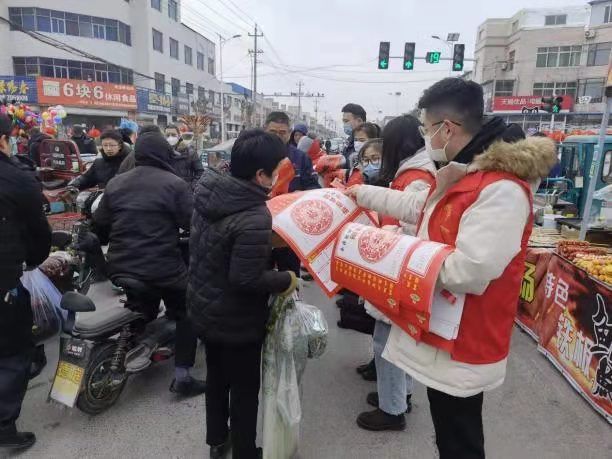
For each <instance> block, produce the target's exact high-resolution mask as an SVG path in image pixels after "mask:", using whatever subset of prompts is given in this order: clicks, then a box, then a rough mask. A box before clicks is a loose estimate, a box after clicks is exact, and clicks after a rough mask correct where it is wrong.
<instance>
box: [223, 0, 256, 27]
mask: <svg viewBox="0 0 612 459" xmlns="http://www.w3.org/2000/svg"><path fill="white" fill-rule="evenodd" d="M227 1H228V2H230V3H231V4H232V5H233V6H234V7H235V8H236V9H237V10H238V11H240V12H241V13H242V14H244V15H245V16H246V17H247V18H248V19H249V20H250V21H252V22H257V21H255V19H253V16H251V15H249V14H248V13H247V12H246V11H244V10H243V9H242V8H240V7H239V6H238V5H236V4H235V3H234V2H233V1H232V0H227Z"/></svg>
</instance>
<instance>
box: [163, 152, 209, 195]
mask: <svg viewBox="0 0 612 459" xmlns="http://www.w3.org/2000/svg"><path fill="white" fill-rule="evenodd" d="M171 164H172V167H173V168H174V170H175V171H176V175H178V176H179V177H181V178H182V179H183V180H185V181H186V182H187V183H189V186H191V188H192V189H193V188H195V186H196V183H198V180H199V179H200V177H201V176H202V172H204V166H203V165H202V160H201V159H200V156H199V155H198V154H197V153H196V151H195V149H193V148H191V147H190V146H187V145H186V144H185V143H183V142H182V141H181V142H179V143H178V144H177V146H176V148H175V150H174V156H173V157H172V163H171Z"/></svg>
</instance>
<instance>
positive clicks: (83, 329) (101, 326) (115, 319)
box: [74, 306, 142, 339]
mask: <svg viewBox="0 0 612 459" xmlns="http://www.w3.org/2000/svg"><path fill="white" fill-rule="evenodd" d="M141 317H142V314H139V313H137V312H134V311H130V310H129V309H127V308H124V307H122V306H116V307H113V308H110V309H101V310H97V311H95V312H88V313H80V314H79V315H78V316H77V320H76V324H75V325H74V333H75V334H78V335H79V337H80V338H84V339H88V338H96V337H99V336H104V335H109V334H110V335H112V334H114V333H117V332H118V331H119V329H120V328H121V327H123V326H124V325H127V324H129V323H130V322H133V321H135V320H136V319H139V318H141Z"/></svg>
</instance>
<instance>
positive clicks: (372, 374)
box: [361, 365, 378, 381]
mask: <svg viewBox="0 0 612 459" xmlns="http://www.w3.org/2000/svg"><path fill="white" fill-rule="evenodd" d="M361 377H362V378H363V379H365V380H366V381H376V380H377V379H378V378H377V376H376V365H373V366H372V367H371V368H368V369H367V370H366V371H364V372H363V373H361Z"/></svg>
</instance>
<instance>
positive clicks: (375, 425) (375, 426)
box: [357, 408, 406, 431]
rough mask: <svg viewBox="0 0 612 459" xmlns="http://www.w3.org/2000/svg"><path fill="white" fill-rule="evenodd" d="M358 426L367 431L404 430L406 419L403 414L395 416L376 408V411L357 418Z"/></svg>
mask: <svg viewBox="0 0 612 459" xmlns="http://www.w3.org/2000/svg"><path fill="white" fill-rule="evenodd" d="M357 425H358V426H359V427H361V428H362V429H365V430H375V431H380V430H404V429H405V428H406V417H405V416H404V414H403V413H402V414H398V415H397V416H395V415H392V414H387V413H385V412H384V411H383V410H381V409H380V408H376V409H375V410H374V411H366V412H364V413H361V414H360V415H359V416H357Z"/></svg>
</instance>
